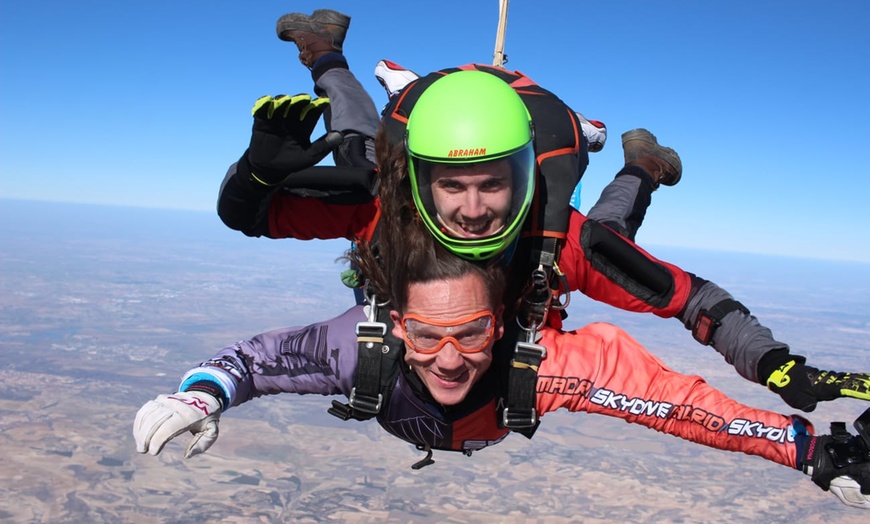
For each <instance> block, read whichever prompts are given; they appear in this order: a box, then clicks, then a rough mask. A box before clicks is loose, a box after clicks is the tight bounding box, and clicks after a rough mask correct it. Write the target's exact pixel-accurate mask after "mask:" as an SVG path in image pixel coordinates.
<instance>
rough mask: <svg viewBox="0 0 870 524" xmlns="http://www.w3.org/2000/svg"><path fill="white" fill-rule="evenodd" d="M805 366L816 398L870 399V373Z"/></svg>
mask: <svg viewBox="0 0 870 524" xmlns="http://www.w3.org/2000/svg"><path fill="white" fill-rule="evenodd" d="M805 367H806V370H807V374H808V376H809V378H810V383H811V384H812V386H813V394H814V395H815V396H816V398H817V399H819V400H834V399H835V398H842V397H851V398H857V399H861V400H870V373H844V372H839V371H819V370H818V369H816V368H814V367H811V366H805Z"/></svg>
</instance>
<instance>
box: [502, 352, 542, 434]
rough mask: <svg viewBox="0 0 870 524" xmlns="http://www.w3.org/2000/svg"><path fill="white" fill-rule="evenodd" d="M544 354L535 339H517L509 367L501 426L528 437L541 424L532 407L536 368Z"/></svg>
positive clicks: (536, 376)
mask: <svg viewBox="0 0 870 524" xmlns="http://www.w3.org/2000/svg"><path fill="white" fill-rule="evenodd" d="M546 356H547V348H545V347H544V346H542V345H540V344H536V343H534V342H523V341H517V344H516V346H515V347H514V355H513V358H512V359H511V362H510V367H509V368H508V383H507V386H508V387H507V394H506V395H505V398H504V399H503V402H502V406H501V407H502V412H501V415H500V417H499V423H500V426H501V427H505V428H508V429H510V430H512V431H517V432H518V433H522V434H523V435H525V436H527V437H529V438H531V437H532V435H533V434H534V432H535V430H536V429H537V428H538V424H540V419H539V418H538V411H537V409H536V408H535V405H536V400H537V393H536V392H535V385H536V384H537V382H538V369H539V367H540V365H541V361H542V360H544V358H546Z"/></svg>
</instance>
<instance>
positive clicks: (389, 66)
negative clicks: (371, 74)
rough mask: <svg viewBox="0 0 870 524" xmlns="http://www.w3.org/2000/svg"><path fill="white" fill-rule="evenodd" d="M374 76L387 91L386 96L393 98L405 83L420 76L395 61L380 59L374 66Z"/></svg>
mask: <svg viewBox="0 0 870 524" xmlns="http://www.w3.org/2000/svg"><path fill="white" fill-rule="evenodd" d="M375 78H377V79H378V82H380V84H381V86H382V87H383V88H384V89H385V90H386V91H387V97H389V98H393V97H394V96H396V94H397V93H398V92H399V91H401V90H402V89H403V88H404V87H405V86H406V85H408V84H410V83H411V82H413V81H414V80H417V79H418V78H420V75H418V74H417V73H415V72H413V71H411V70H410V69H405V68H404V67H402V66H400V65H399V64H397V63H395V62H390V61H389V60H381V61H379V62H378V65H376V66H375Z"/></svg>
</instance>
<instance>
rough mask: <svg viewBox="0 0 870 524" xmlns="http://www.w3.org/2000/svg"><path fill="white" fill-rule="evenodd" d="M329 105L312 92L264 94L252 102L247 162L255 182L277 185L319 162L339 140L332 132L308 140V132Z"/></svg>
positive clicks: (312, 128)
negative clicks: (288, 94)
mask: <svg viewBox="0 0 870 524" xmlns="http://www.w3.org/2000/svg"><path fill="white" fill-rule="evenodd" d="M328 104H329V99H328V98H317V99H315V100H311V95H306V94H301V95H296V96H292V97H290V96H287V95H278V96H276V97H271V96H263V97H260V98H259V99H258V100H257V102H256V103H255V104H254V108H253V109H252V110H251V114H253V115H254V128H253V131H252V133H251V145H250V147H249V148H248V152H247V157H248V164H249V166H250V168H251V176H252V177H253V179H254V181H256V182H258V183H260V184H262V185H264V186H276V185H278V184H280V183H281V182H283V181H284V179H286V178H287V177H288V176H289V175H290V174H292V173H295V172H298V171H302V170H303V169H306V168H309V167H311V166H313V165H315V164H317V163H318V162H320V161H321V160H322V159H323V158H324V157H325V156H326V155H328V154H329V152H330V151H331V150H332V149H333V148H334V147H335V146H337V145H338V144H340V143H341V141H342V135H341V133H339V132H338V131H331V132H329V133H327V134H325V135H324V136H322V137H320V138H318V139H317V140H315V141H314V142H311V132H312V131H313V130H314V126H315V125H317V121H318V119H320V115H322V114H323V111H324V110H325V109H326V107H327V105H328Z"/></svg>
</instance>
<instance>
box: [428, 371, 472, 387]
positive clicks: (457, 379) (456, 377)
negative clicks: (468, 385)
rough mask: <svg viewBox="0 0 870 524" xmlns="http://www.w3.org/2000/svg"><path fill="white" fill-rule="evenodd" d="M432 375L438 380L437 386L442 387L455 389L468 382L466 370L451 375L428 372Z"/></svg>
mask: <svg viewBox="0 0 870 524" xmlns="http://www.w3.org/2000/svg"><path fill="white" fill-rule="evenodd" d="M430 373H432V375H433V376H434V377H435V378H436V379H437V380H438V384H439V385H440V386H442V387H447V388H449V387H456V386H459V385H462V384H464V383H465V382H466V381H467V380H468V370H463V371H461V372H459V373H457V374H453V375H449V376H448V375H442V374H440V373H437V372H435V371H430Z"/></svg>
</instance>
